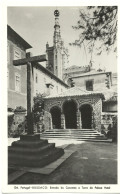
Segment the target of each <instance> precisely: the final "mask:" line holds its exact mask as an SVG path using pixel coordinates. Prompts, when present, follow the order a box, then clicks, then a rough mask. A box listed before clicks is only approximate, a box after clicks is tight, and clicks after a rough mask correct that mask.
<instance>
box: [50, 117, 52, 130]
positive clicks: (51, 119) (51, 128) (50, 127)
mask: <svg viewBox="0 0 120 194" xmlns="http://www.w3.org/2000/svg"><path fill="white" fill-rule="evenodd" d="M50 128H51V129H53V123H52V115H51V116H50Z"/></svg>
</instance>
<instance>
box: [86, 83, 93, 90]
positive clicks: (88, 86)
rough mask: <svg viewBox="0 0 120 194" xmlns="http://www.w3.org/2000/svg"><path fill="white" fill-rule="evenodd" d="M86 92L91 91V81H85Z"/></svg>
mask: <svg viewBox="0 0 120 194" xmlns="http://www.w3.org/2000/svg"><path fill="white" fill-rule="evenodd" d="M86 90H88V91H93V80H89V81H86Z"/></svg>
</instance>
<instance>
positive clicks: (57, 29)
mask: <svg viewBox="0 0 120 194" xmlns="http://www.w3.org/2000/svg"><path fill="white" fill-rule="evenodd" d="M59 15H60V12H59V11H58V10H57V9H56V10H55V11H54V16H55V25H54V37H53V44H54V46H55V47H56V48H57V46H58V45H59V43H60V41H61V34H60V25H59Z"/></svg>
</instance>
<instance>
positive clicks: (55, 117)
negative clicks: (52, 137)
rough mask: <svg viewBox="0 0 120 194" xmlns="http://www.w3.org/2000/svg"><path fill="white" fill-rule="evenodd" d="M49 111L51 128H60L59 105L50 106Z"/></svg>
mask: <svg viewBox="0 0 120 194" xmlns="http://www.w3.org/2000/svg"><path fill="white" fill-rule="evenodd" d="M50 113H51V115H52V124H53V129H60V128H61V111H60V109H59V107H57V106H55V107H52V108H51V110H50Z"/></svg>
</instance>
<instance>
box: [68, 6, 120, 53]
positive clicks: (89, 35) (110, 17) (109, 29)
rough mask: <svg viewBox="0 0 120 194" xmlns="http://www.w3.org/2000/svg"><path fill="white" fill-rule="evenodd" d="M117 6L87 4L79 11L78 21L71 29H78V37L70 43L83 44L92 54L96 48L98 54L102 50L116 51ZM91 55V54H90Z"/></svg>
mask: <svg viewBox="0 0 120 194" xmlns="http://www.w3.org/2000/svg"><path fill="white" fill-rule="evenodd" d="M117 12H118V8H117V6H97V7H94V6H88V7H86V8H85V9H81V10H80V11H79V21H78V22H77V25H76V26H72V27H73V29H75V30H79V32H80V34H79V39H77V40H75V41H74V42H73V43H70V45H75V46H76V45H77V46H80V47H81V46H82V45H83V44H84V46H85V45H86V47H87V48H88V50H89V52H90V53H91V54H92V53H93V49H95V48H96V51H97V54H98V55H100V54H101V53H102V51H103V49H104V50H106V51H108V52H109V51H110V50H111V49H113V50H114V52H115V51H116V39H117ZM91 56H92V55H91Z"/></svg>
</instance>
